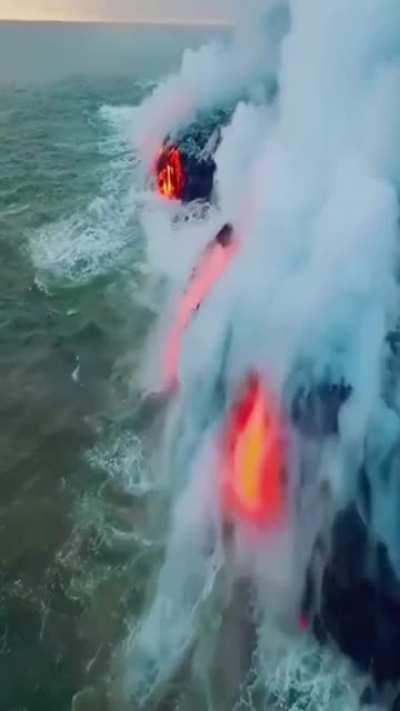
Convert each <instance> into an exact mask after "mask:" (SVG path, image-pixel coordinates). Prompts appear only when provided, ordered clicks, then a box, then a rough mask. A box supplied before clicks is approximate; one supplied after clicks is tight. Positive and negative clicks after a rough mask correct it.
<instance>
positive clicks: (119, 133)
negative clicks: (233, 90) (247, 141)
mask: <svg viewBox="0 0 400 711" xmlns="http://www.w3.org/2000/svg"><path fill="white" fill-rule="evenodd" d="M210 33H211V31H210ZM205 36H207V32H206V31H197V30H184V29H171V28H169V29H168V28H142V29H139V30H135V29H133V28H117V27H110V28H107V27H102V28H96V27H92V26H81V27H73V26H65V27H63V26H60V25H54V26H53V25H48V26H47V25H46V26H43V25H37V26H29V25H14V24H4V25H0V48H1V49H0V59H1V61H0V67H1V69H0V145H1V152H0V255H1V259H0V285H1V286H0V364H1V365H0V368H1V388H2V392H1V398H0V412H1V428H0V443H1V446H0V452H1V457H0V471H1V474H0V709H1V711H22V710H23V709H24V710H25V711H64V710H65V711H69V710H70V709H74V711H78V710H79V711H83V710H85V709H93V710H94V709H96V711H101V710H102V709H103V708H106V701H105V693H104V691H103V687H104V684H105V682H106V680H107V679H108V678H109V675H110V673H111V672H110V669H111V668H112V658H113V655H114V653H115V650H116V649H117V647H118V645H119V643H120V641H121V640H122V639H123V638H124V636H125V635H126V633H127V628H128V622H129V624H132V619H135V615H137V614H139V612H140V611H141V610H142V608H143V605H144V602H145V596H146V593H147V585H148V579H149V577H151V575H152V574H153V573H154V571H156V570H157V567H158V564H159V560H160V555H161V551H162V542H160V541H158V540H157V539H156V538H154V539H152V538H151V537H149V536H148V529H147V526H146V512H147V507H148V501H149V499H151V500H152V501H154V500H155V498H156V497H157V492H156V491H152V485H151V482H150V481H149V478H148V472H147V463H146V428H147V426H148V423H149V421H150V420H151V413H150V414H148V415H147V416H146V415H145V414H144V413H143V412H139V411H138V407H137V403H138V388H137V384H136V379H135V372H136V369H137V366H138V362H139V359H140V353H141V348H142V345H143V342H144V338H145V336H146V333H147V331H148V329H149V327H150V326H151V324H152V321H153V318H154V312H153V309H152V306H151V305H150V304H147V303H145V302H144V301H143V299H142V292H143V288H142V287H143V285H144V283H145V282H146V278H147V272H146V266H145V264H144V257H143V239H142V234H141V230H140V226H139V222H138V219H137V184H136V182H135V181H136V171H137V165H136V160H135V155H134V153H133V151H132V148H131V144H130V131H131V118H132V107H133V106H135V105H136V104H137V103H139V102H140V101H141V100H142V99H143V97H144V96H145V95H146V93H147V92H149V91H150V89H151V87H152V86H153V83H154V81H156V80H157V79H158V78H159V77H160V76H162V75H164V74H165V73H166V72H168V71H170V70H172V69H173V68H174V67H175V66H176V64H177V62H178V61H179V56H180V54H181V52H182V50H183V48H184V47H185V46H197V45H198V44H200V43H201V42H202V41H203V40H204V38H205ZM115 708H118V705H117V706H116V707H115ZM164 708H167V707H166V706H165V707H164ZM171 708H172V706H171Z"/></svg>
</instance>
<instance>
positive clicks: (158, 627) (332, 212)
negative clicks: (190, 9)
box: [127, 0, 400, 708]
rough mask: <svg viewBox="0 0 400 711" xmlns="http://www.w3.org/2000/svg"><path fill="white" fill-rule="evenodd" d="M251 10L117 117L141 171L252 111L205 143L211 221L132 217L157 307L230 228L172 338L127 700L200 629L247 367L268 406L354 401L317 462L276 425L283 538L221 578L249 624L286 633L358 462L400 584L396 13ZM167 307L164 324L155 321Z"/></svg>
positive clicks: (221, 553)
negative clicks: (155, 514) (228, 443)
mask: <svg viewBox="0 0 400 711" xmlns="http://www.w3.org/2000/svg"><path fill="white" fill-rule="evenodd" d="M242 6H243V3H242ZM250 7H251V8H252V9H251V11H249V13H247V14H246V11H244V10H243V9H242V10H241V11H240V12H241V13H242V14H244V15H245V17H241V20H240V22H239V23H238V29H237V32H236V36H235V39H234V41H233V42H232V44H231V45H229V46H227V47H222V46H210V47H204V48H203V49H201V50H200V51H199V52H197V53H190V52H188V53H187V54H186V55H185V57H184V59H183V62H182V68H181V72H180V74H179V75H177V76H174V77H171V78H169V79H168V80H167V81H165V82H164V83H163V84H162V85H160V86H159V87H158V89H157V90H156V91H155V93H154V94H153V95H152V96H151V97H150V99H148V100H147V102H145V103H144V104H143V105H142V106H141V107H140V108H139V109H138V111H137V114H136V117H135V141H136V145H137V146H138V148H139V150H141V151H142V155H143V158H144V161H145V162H147V165H149V164H150V162H151V160H152V158H153V157H154V154H155V151H156V149H157V147H158V146H159V145H160V143H161V141H162V139H163V138H164V136H165V134H166V133H167V132H168V131H169V130H171V129H172V128H174V127H175V126H176V124H182V125H184V124H186V123H188V122H190V121H191V120H192V119H193V117H194V116H195V115H196V112H198V111H199V110H200V109H209V108H212V107H213V106H214V105H217V104H218V103H220V102H223V101H224V100H226V99H232V98H235V97H236V98H238V99H240V98H241V97H242V95H243V93H244V90H246V93H247V97H250V98H246V100H244V101H239V103H238V106H237V109H236V111H235V113H234V115H233V118H232V121H231V123H230V125H229V126H228V127H227V128H225V129H224V131H223V137H222V142H221V144H220V147H219V149H218V152H217V156H216V161H217V187H218V198H219V206H218V209H215V210H211V211H210V213H209V214H208V216H207V217H206V218H205V219H204V220H203V221H202V222H201V223H200V224H199V223H198V221H196V220H192V221H189V222H184V223H182V224H180V225H179V226H178V227H177V226H176V225H171V223H170V222H169V220H168V219H167V218H165V217H164V216H162V215H161V213H159V212H158V211H157V210H155V211H152V212H150V213H147V215H146V216H145V218H144V223H145V227H146V228H147V234H148V256H149V260H150V264H151V266H152V268H153V270H154V271H156V272H158V273H163V274H164V275H165V274H167V276H168V277H169V278H170V284H171V294H172V297H171V298H172V303H173V301H174V298H175V297H176V296H177V294H178V292H179V289H181V288H182V285H183V284H184V283H185V282H186V280H187V278H188V275H189V273H190V270H191V268H192V267H193V264H194V263H195V261H196V259H197V256H198V254H199V252H200V250H201V249H202V248H203V246H204V245H205V244H206V243H207V242H208V240H209V239H210V238H211V237H212V236H213V234H215V231H216V228H217V227H218V226H220V225H221V224H222V223H223V221H225V220H229V221H230V222H232V224H233V225H234V228H235V231H236V233H237V235H238V237H239V239H240V242H241V249H240V252H239V254H238V255H237V258H236V259H235V262H234V263H233V264H232V268H231V269H230V270H229V271H228V272H227V273H226V274H225V275H224V277H223V279H222V280H221V283H219V284H218V286H217V287H216V288H215V290H214V291H213V293H212V294H211V295H210V296H209V298H208V299H207V301H206V302H205V303H204V304H203V305H202V308H201V310H200V312H199V313H198V314H197V315H196V319H195V320H194V321H193V324H192V325H191V327H190V329H189V331H188V333H187V334H186V336H185V344H184V351H183V356H182V363H181V371H180V377H181V383H182V387H181V390H180V393H179V396H178V398H177V400H176V402H175V403H174V405H173V407H172V408H171V413H170V416H169V417H170V419H169V426H168V428H167V432H168V436H166V443H165V450H164V457H163V465H164V467H165V468H166V470H167V478H168V482H169V483H168V486H169V487H170V489H171V491H172V513H171V527H170V537H169V541H168V545H167V553H166V560H165V564H164V567H163V570H162V573H161V576H160V580H159V584H158V588H157V593H156V598H155V601H154V603H153V605H152V606H151V607H150V610H149V612H148V614H147V615H146V617H145V618H144V620H143V621H142V624H141V626H140V628H139V630H138V632H137V634H136V635H135V636H134V639H133V642H132V644H133V650H134V651H133V653H134V654H135V655H137V656H136V657H135V660H136V661H135V663H134V664H133V663H132V665H131V666H130V667H129V668H130V669H131V672H130V673H129V674H128V675H127V685H128V687H129V690H130V691H132V690H134V692H135V693H136V694H137V695H138V698H139V699H140V698H142V699H145V698H147V696H146V695H147V694H149V693H151V689H152V688H154V686H156V685H157V683H159V682H161V681H163V680H164V679H166V678H168V677H169V676H170V674H171V673H172V671H173V670H174V669H175V668H176V666H177V665H178V663H179V661H180V660H181V659H182V655H183V654H184V652H185V650H187V648H188V646H189V645H190V644H192V642H193V640H194V639H195V638H196V635H197V634H199V632H198V630H199V620H200V619H201V612H200V611H201V609H202V607H204V604H205V601H206V600H208V599H209V597H210V595H211V590H212V587H213V584H214V582H215V579H216V577H218V575H219V574H220V572H221V570H222V569H223V567H224V565H226V564H227V561H226V555H227V554H226V551H225V550H224V546H223V537H222V532H221V522H220V520H219V514H218V510H217V507H216V505H215V499H216V497H215V496H214V494H215V478H214V475H213V472H214V471H215V457H216V449H217V441H218V436H217V433H218V428H219V426H220V423H221V421H222V419H223V417H224V414H225V412H221V411H219V409H218V403H216V401H215V386H216V383H217V382H218V379H220V378H221V377H223V382H224V386H225V388H226V390H227V393H228V396H227V400H228V403H231V402H232V400H233V398H234V396H235V392H236V389H237V387H238V384H239V383H240V382H241V380H242V378H243V377H244V376H245V375H246V373H247V372H248V371H249V370H250V369H253V368H256V369H257V370H258V371H259V372H260V373H263V374H264V375H265V377H266V380H267V381H268V383H270V384H272V386H273V387H274V389H275V392H276V395H277V397H278V398H279V399H280V401H281V402H282V404H283V407H288V403H289V402H290V401H291V398H292V397H293V395H294V393H295V392H296V389H297V388H298V387H300V386H301V385H305V386H306V387H312V385H313V384H315V383H319V382H323V381H328V382H331V383H335V382H339V381H341V380H343V381H344V382H346V383H348V384H350V385H351V388H352V393H351V396H350V397H349V399H348V401H347V402H346V403H345V404H344V405H343V407H342V408H341V411H340V416H339V436H338V437H336V438H328V441H324V442H321V443H320V447H319V450H318V454H316V453H315V452H313V451H311V450H310V449H309V448H308V449H307V444H306V443H305V442H304V441H303V440H302V437H301V436H300V435H299V434H298V433H297V434H296V433H295V432H291V431H289V440H290V443H291V453H292V455H291V458H290V466H289V471H288V476H289V482H290V487H291V489H290V490H291V496H292V499H291V501H292V516H291V518H290V520H289V522H288V523H287V525H286V526H285V529H284V530H280V531H278V532H276V533H275V534H274V536H273V538H272V537H268V536H264V537H263V536H261V540H260V539H259V538H257V539H256V540H255V539H254V537H253V536H251V535H250V534H249V532H248V531H246V530H245V529H243V530H240V531H239V532H238V534H237V540H236V548H235V553H234V554H233V559H230V560H229V565H230V566H233V569H234V570H236V571H237V572H238V573H239V572H243V570H244V571H245V573H246V574H247V575H249V576H250V577H251V578H252V580H253V582H254V584H255V585H256V586H258V589H259V605H260V607H261V608H262V609H263V610H264V611H265V618H266V619H267V618H268V619H271V618H272V619H274V618H278V619H280V620H282V619H284V620H286V621H287V622H288V621H290V620H292V618H293V616H294V614H295V612H294V610H295V609H297V606H298V602H299V596H300V594H301V586H302V583H303V581H304V570H305V566H306V565H307V563H308V560H309V556H310V551H311V548H312V546H313V543H314V541H315V538H316V536H317V535H318V533H319V532H320V530H321V528H323V526H324V525H325V524H326V523H327V521H328V520H331V517H332V515H334V513H335V512H336V511H337V510H339V509H340V508H341V507H343V506H344V505H345V504H346V503H348V502H349V501H351V500H355V501H356V502H357V497H358V472H359V467H360V464H361V463H362V461H365V459H366V462H367V466H366V469H367V476H368V479H369V483H370V487H371V491H372V498H373V502H374V505H373V507H372V519H371V522H370V527H371V530H372V532H373V533H374V534H376V535H377V536H378V537H379V538H380V540H382V541H384V543H386V545H387V546H388V551H389V555H390V556H391V561H392V564H393V566H394V567H395V569H396V571H397V573H398V574H399V575H400V560H399V559H398V554H397V553H396V551H397V550H398V545H397V544H398V531H399V530H400V521H399V511H400V508H399V505H398V504H399V494H400V491H399V484H400V480H399V478H398V476H396V474H395V470H394V462H395V454H396V442H397V441H399V439H398V438H399V435H400V419H399V405H400V403H399V399H398V398H399V394H398V391H397V390H396V388H394V387H393V379H392V373H393V362H392V361H391V355H390V349H389V346H388V343H387V334H388V332H390V331H391V330H393V329H395V327H396V312H397V310H398V298H399V294H398V288H397V282H396V270H397V268H398V236H399V234H398V233H399V228H398V220H399V205H398V189H399V180H400V151H399V150H398V136H399V135H400V92H399V86H400V41H399V37H400V6H399V3H398V0H378V1H377V0H336V1H335V2H334V3H332V2H321V1H320V0H289V2H287V3H285V2H279V1H272V0H271V1H269V2H267V0H265V2H262V3H261V2H260V3H253V4H252V5H251V6H250ZM271 77H272V78H273V79H274V80H275V81H276V83H277V86H278V92H277V94H276V97H275V98H274V100H273V101H272V102H269V103H267V102H266V101H265V100H263V95H262V91H261V88H262V87H263V86H265V82H266V81H267V80H268V81H269V80H270V79H271ZM177 298H178V297H177ZM168 308H169V309H171V308H173V307H171V305H170V306H169V307H168ZM170 313H171V312H170V310H164V311H163V313H162V314H161V323H163V324H164V323H168V321H169V319H170ZM161 330H162V329H161ZM157 337H158V336H157ZM161 349H162V346H161ZM151 368H154V369H155V370H154V371H151V373H150V375H149V374H147V377H148V379H150V381H151V379H152V378H153V381H155V380H156V379H157V376H156V374H155V372H156V368H157V366H156V364H154V362H152V363H151ZM221 374H222V375H221ZM171 442H173V443H174V444H173V445H172V446H171ZM169 445H170V448H168V446H169ZM171 450H172V451H171ZM304 457H305V458H306V460H307V462H308V464H309V466H308V469H307V479H306V481H305V482H304V481H302V485H301V486H300V475H299V471H300V465H301V461H303V459H304ZM383 469H384V470H385V476H383V474H382V471H383ZM326 485H328V491H329V496H328V497H326V496H325V495H324V493H323V492H324V491H326V489H324V487H326ZM299 501H300V505H299ZM295 504H296V505H295ZM210 536H211V539H212V541H213V545H212V546H211V548H210V546H209V539H210ZM205 550H207V551H208V552H207V554H206V553H205V552H204V551H205ZM171 635H172V636H171ZM138 650H139V651H138ZM129 658H130V657H129ZM130 659H131V658H130ZM149 667H151V669H152V673H151V674H149ZM133 668H134V669H135V671H132V670H133ZM321 708H322V706H321Z"/></svg>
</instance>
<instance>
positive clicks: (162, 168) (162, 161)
mask: <svg viewBox="0 0 400 711" xmlns="http://www.w3.org/2000/svg"><path fill="white" fill-rule="evenodd" d="M155 173H156V177H157V186H158V190H159V193H160V195H162V196H163V197H165V198H167V199H168V200H181V198H182V196H183V192H184V189H185V183H186V176H185V169H184V166H183V160H182V154H181V152H180V150H179V148H177V146H163V148H161V151H160V154H159V156H158V159H157V162H156V166H155Z"/></svg>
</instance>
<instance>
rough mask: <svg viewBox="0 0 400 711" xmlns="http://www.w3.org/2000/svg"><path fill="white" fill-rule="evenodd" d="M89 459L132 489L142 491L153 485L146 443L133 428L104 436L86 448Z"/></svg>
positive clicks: (143, 492)
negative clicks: (133, 431) (144, 445)
mask: <svg viewBox="0 0 400 711" xmlns="http://www.w3.org/2000/svg"><path fill="white" fill-rule="evenodd" d="M86 459H87V461H88V463H89V464H90V465H91V466H92V467H95V468H98V469H101V470H102V471H104V472H105V473H106V474H107V476H109V477H110V479H112V480H114V481H115V482H116V483H117V484H119V485H120V486H121V487H123V488H124V489H125V490H126V491H128V492H129V493H132V494H135V495H143V494H146V493H147V492H148V491H149V490H150V489H151V488H152V487H151V482H150V480H149V471H148V466H147V464H146V460H145V457H144V452H143V444H142V442H141V440H140V438H139V437H138V436H132V433H131V432H122V433H120V434H116V435H112V436H111V437H110V438H107V439H106V440H103V441H102V442H101V443H100V444H98V445H96V446H95V447H94V448H93V449H91V450H89V451H88V452H87V454H86Z"/></svg>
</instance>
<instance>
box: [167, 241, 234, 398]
mask: <svg viewBox="0 0 400 711" xmlns="http://www.w3.org/2000/svg"><path fill="white" fill-rule="evenodd" d="M236 250H237V242H236V241H233V240H232V241H231V242H230V243H229V244H227V245H226V246H223V245H222V244H220V243H219V242H217V241H215V240H213V241H212V242H211V244H210V245H209V246H208V248H207V249H206V251H205V253H204V255H203V257H202V260H201V261H200V263H199V265H198V267H197V269H196V272H195V274H194V276H193V278H192V280H191V282H190V283H189V286H188V289H187V291H186V293H185V294H184V296H183V298H182V301H181V303H180V306H179V310H178V315H177V319H176V322H175V325H174V328H173V329H172V332H171V334H170V336H169V339H168V343H167V350H166V356H165V379H166V383H167V388H168V389H171V388H174V387H175V386H176V385H177V379H178V375H177V373H178V366H179V360H180V354H181V350H182V338H183V335H184V332H185V330H186V328H187V327H188V325H189V323H190V321H191V319H192V316H193V314H194V312H195V311H196V310H197V309H198V308H199V306H200V305H201V304H202V302H203V301H204V299H205V298H206V297H207V296H208V294H209V293H210V292H211V291H212V289H213V288H214V286H215V284H216V283H217V282H218V280H219V279H220V278H221V277H222V275H223V273H224V272H225V270H226V269H227V267H228V265H229V264H230V262H231V259H232V257H233V256H234V254H235V253H236Z"/></svg>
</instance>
